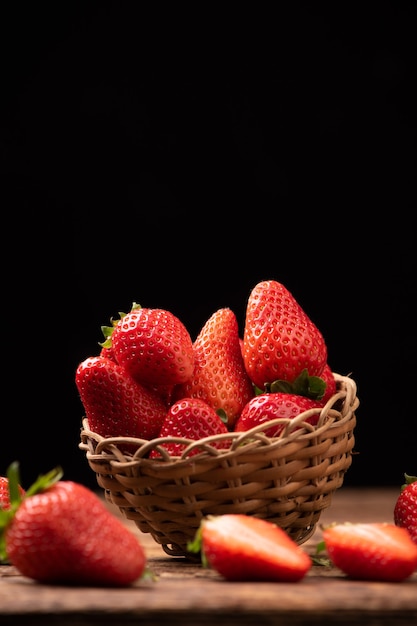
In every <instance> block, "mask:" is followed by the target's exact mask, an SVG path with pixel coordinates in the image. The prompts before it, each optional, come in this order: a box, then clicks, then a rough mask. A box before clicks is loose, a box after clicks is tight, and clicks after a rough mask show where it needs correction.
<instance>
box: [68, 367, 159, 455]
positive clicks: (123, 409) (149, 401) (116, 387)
mask: <svg viewBox="0 0 417 626" xmlns="http://www.w3.org/2000/svg"><path fill="white" fill-rule="evenodd" d="M75 383H76V386H77V389H78V392H79V395H80V399H81V402H82V404H83V407H84V410H85V414H86V417H87V419H88V424H89V427H90V428H91V430H93V431H94V432H97V433H98V434H100V435H101V436H102V437H118V436H121V437H138V438H140V439H153V438H154V437H156V436H157V434H158V433H159V430H160V428H161V425H162V422H163V421H164V419H165V415H166V411H167V408H166V405H165V403H164V402H163V401H162V399H161V398H160V397H159V396H158V395H157V394H156V393H155V392H154V391H152V390H150V389H148V388H146V387H145V386H143V385H140V384H139V383H138V382H136V381H134V380H133V379H132V378H131V377H130V376H129V374H128V373H127V372H126V371H125V370H124V368H123V367H122V366H121V365H118V364H117V363H115V362H114V361H112V360H110V359H107V358H106V357H102V356H100V355H99V356H93V357H88V358H87V359H85V360H84V361H82V362H81V363H80V364H79V365H78V367H77V370H76V373H75ZM128 449H129V447H127V448H126V450H128Z"/></svg>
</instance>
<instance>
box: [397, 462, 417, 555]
mask: <svg viewBox="0 0 417 626" xmlns="http://www.w3.org/2000/svg"><path fill="white" fill-rule="evenodd" d="M404 477H405V484H404V485H403V486H402V488H401V492H400V495H399V496H398V498H397V501H396V503H395V506H394V522H395V524H396V525H397V526H401V527H403V528H406V529H407V530H408V532H409V533H410V535H411V539H412V540H413V541H414V543H416V544H417V476H409V475H408V474H404Z"/></svg>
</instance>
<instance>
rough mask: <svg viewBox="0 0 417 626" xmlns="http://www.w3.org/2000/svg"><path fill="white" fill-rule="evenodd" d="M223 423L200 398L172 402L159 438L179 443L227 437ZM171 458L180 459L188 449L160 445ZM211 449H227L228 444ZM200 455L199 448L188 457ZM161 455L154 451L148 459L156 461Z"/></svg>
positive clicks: (180, 445) (172, 444)
mask: <svg viewBox="0 0 417 626" xmlns="http://www.w3.org/2000/svg"><path fill="white" fill-rule="evenodd" d="M228 432H229V431H228V429H227V427H226V425H225V423H224V422H223V421H222V420H221V418H220V417H219V416H218V415H217V413H216V411H215V410H214V409H213V408H212V407H211V406H210V405H209V404H207V403H206V402H204V400H200V398H182V399H181V400H178V401H177V402H175V403H174V404H173V405H172V406H171V407H170V408H169V410H168V413H167V415H166V418H165V421H164V423H163V424H162V427H161V430H160V432H159V437H170V438H171V437H172V438H180V439H193V440H196V441H198V440H199V439H204V438H205V437H210V436H212V435H220V434H224V433H228ZM161 445H162V447H163V448H165V449H166V450H167V451H168V452H169V454H170V455H171V456H181V454H182V452H183V451H184V450H185V448H186V447H187V445H188V444H187V445H186V444H184V443H181V442H180V441H179V442H169V443H164V444H161ZM211 445H213V447H215V448H219V449H221V448H228V447H229V446H230V440H227V439H224V440H218V441H214V442H213V443H212V444H211ZM198 452H201V448H195V449H194V450H192V451H191V452H190V454H189V456H192V455H194V454H197V453H198ZM159 456H160V454H159V452H158V451H157V450H156V449H153V450H152V451H151V453H150V458H157V457H159Z"/></svg>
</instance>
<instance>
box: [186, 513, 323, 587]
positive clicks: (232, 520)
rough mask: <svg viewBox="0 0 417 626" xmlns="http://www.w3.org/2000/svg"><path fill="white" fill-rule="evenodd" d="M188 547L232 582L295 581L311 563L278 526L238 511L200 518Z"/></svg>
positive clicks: (302, 575) (308, 568) (307, 556)
mask: <svg viewBox="0 0 417 626" xmlns="http://www.w3.org/2000/svg"><path fill="white" fill-rule="evenodd" d="M188 549H189V551H190V552H198V551H201V556H202V561H203V564H204V565H205V566H208V567H211V568H213V569H214V570H216V571H217V572H218V573H219V574H221V575H222V576H223V577H224V578H226V579H227V580H232V581H271V582H272V581H283V582H297V581H299V580H301V579H302V578H303V577H304V576H305V575H306V574H307V572H308V571H309V570H310V568H311V566H312V560H311V558H310V557H309V555H308V554H307V553H306V552H304V551H303V550H302V548H301V547H300V546H299V545H298V544H297V543H295V541H294V540H293V539H291V538H290V536H289V535H288V534H287V533H286V532H285V531H284V530H283V529H282V528H280V527H279V526H276V525H275V524H273V523H272V522H269V521H268V520H264V519H261V518H257V517H251V516H249V515H243V514H238V513H235V514H233V513H227V514H224V515H218V516H208V517H206V518H204V519H203V521H202V522H201V524H200V527H199V529H198V531H197V533H196V537H195V539H194V541H192V542H189V544H188Z"/></svg>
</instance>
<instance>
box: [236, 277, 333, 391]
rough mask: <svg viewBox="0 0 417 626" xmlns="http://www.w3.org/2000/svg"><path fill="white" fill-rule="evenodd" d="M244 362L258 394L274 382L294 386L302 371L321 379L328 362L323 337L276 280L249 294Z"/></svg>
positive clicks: (267, 281)
mask: <svg viewBox="0 0 417 626" xmlns="http://www.w3.org/2000/svg"><path fill="white" fill-rule="evenodd" d="M243 360H244V363H245V368H246V371H247V373H248V375H249V377H250V379H251V380H252V382H253V383H254V384H255V385H256V386H257V387H258V388H259V389H260V390H261V391H266V390H267V389H266V385H268V384H271V383H273V382H274V381H276V380H284V381H288V382H293V381H294V380H295V379H296V378H297V377H298V376H299V375H300V374H301V372H302V371H303V370H305V369H306V370H307V372H308V375H309V376H320V375H321V373H322V372H323V369H324V366H325V365H326V362H327V346H326V343H325V341H324V338H323V335H322V334H321V332H320V331H319V329H318V328H317V326H316V325H315V324H314V323H313V322H312V321H311V319H310V318H309V317H308V315H307V314H306V313H305V311H304V310H303V309H302V307H301V306H300V305H299V303H298V302H297V301H296V299H295V298H294V296H293V295H292V294H291V293H290V292H289V291H288V289H286V287H284V285H282V284H281V283H279V282H277V281H275V280H266V281H262V282H260V283H258V284H257V285H256V286H255V287H254V288H253V289H252V291H251V293H250V294H249V298H248V303H247V307H246V319H245V327H244V333H243Z"/></svg>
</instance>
